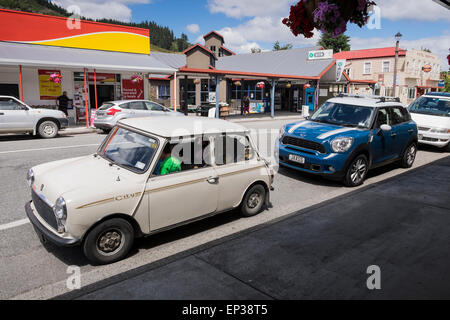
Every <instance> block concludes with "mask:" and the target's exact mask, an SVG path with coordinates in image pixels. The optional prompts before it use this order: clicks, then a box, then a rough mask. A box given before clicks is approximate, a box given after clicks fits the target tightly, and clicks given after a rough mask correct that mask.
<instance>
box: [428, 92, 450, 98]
mask: <svg viewBox="0 0 450 320" xmlns="http://www.w3.org/2000/svg"><path fill="white" fill-rule="evenodd" d="M424 95H425V96H436V97H450V92H428V93H426V94H424Z"/></svg>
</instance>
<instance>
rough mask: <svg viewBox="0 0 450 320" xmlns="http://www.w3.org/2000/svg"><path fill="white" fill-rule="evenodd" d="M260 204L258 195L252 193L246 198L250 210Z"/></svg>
mask: <svg viewBox="0 0 450 320" xmlns="http://www.w3.org/2000/svg"><path fill="white" fill-rule="evenodd" d="M260 202H261V195H260V194H259V193H256V192H255V193H252V194H251V195H250V197H248V201H247V205H248V207H249V208H250V209H254V208H256V207H257V206H258V205H259V203H260Z"/></svg>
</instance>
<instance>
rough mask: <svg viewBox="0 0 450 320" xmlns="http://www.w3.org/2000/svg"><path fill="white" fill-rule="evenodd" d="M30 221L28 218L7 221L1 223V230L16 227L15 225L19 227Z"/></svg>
mask: <svg viewBox="0 0 450 320" xmlns="http://www.w3.org/2000/svg"><path fill="white" fill-rule="evenodd" d="M27 223H30V220H28V218H25V219H22V220H17V221H13V222H10V223H5V224H0V231H3V230H8V229H11V228H15V227H19V226H21V225H24V224H27Z"/></svg>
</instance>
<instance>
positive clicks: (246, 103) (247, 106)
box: [243, 95, 250, 116]
mask: <svg viewBox="0 0 450 320" xmlns="http://www.w3.org/2000/svg"><path fill="white" fill-rule="evenodd" d="M243 103H244V116H245V115H246V114H250V99H249V98H248V95H245V96H244V100H243Z"/></svg>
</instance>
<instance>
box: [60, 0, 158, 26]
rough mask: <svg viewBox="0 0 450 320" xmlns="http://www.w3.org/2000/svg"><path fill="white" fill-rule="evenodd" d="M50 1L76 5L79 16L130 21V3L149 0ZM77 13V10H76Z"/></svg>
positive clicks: (68, 5)
mask: <svg viewBox="0 0 450 320" xmlns="http://www.w3.org/2000/svg"><path fill="white" fill-rule="evenodd" d="M52 2H53V3H54V4H56V5H58V6H60V7H63V8H65V9H67V8H69V9H71V10H70V11H71V12H73V10H72V9H73V8H76V7H78V8H79V9H77V10H76V11H79V12H80V14H81V16H83V17H86V18H91V19H102V18H106V19H115V20H119V21H124V22H130V21H131V9H130V8H129V7H128V5H131V4H146V3H150V2H151V0H112V1H107V0H52ZM77 13H78V12H77Z"/></svg>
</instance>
